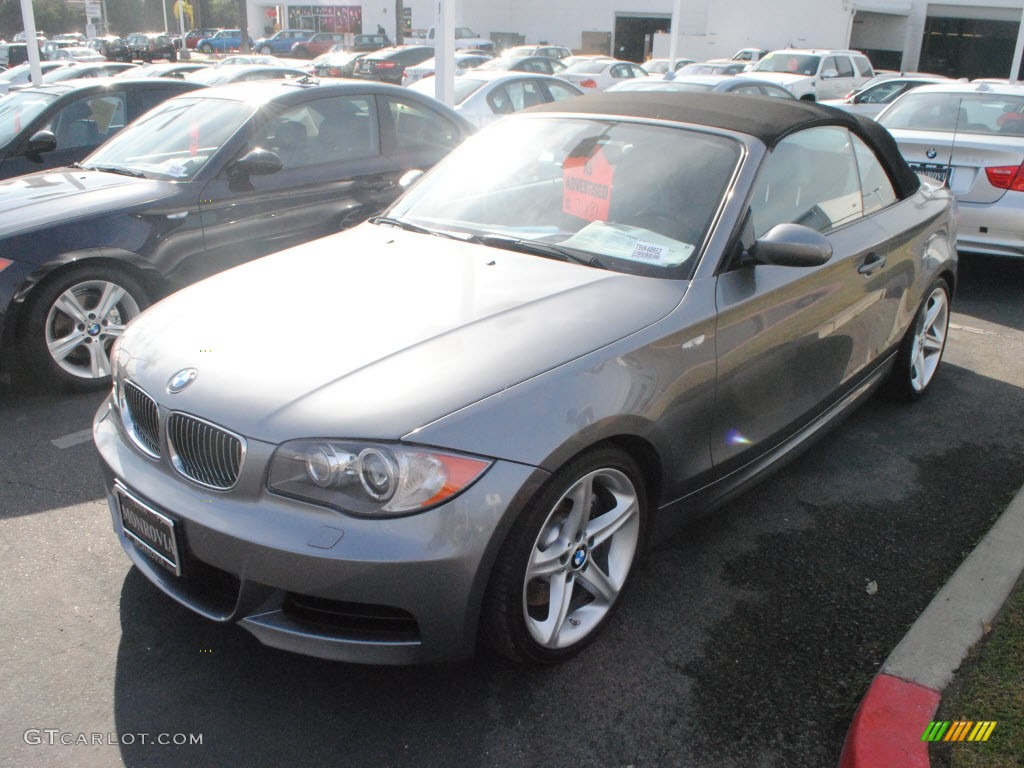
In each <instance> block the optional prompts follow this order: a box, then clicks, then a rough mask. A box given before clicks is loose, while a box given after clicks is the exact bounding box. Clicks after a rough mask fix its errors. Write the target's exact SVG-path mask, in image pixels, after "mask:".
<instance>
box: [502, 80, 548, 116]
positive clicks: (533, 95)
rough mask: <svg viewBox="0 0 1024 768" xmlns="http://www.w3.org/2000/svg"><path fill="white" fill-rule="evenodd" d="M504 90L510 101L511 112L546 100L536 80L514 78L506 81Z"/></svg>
mask: <svg viewBox="0 0 1024 768" xmlns="http://www.w3.org/2000/svg"><path fill="white" fill-rule="evenodd" d="M505 92H506V93H507V94H508V97H509V100H510V101H511V103H512V111H513V112H518V111H519V110H521V109H526V108H527V107H535V106H536V105H538V104H543V103H544V102H545V101H547V99H545V98H544V94H543V93H542V92H541V89H540V84H539V83H538V82H537V81H536V80H514V81H512V82H511V83H506V84H505Z"/></svg>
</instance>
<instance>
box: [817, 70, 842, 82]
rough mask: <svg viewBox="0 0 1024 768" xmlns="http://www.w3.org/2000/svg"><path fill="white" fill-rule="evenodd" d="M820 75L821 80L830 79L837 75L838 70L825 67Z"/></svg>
mask: <svg viewBox="0 0 1024 768" xmlns="http://www.w3.org/2000/svg"><path fill="white" fill-rule="evenodd" d="M821 77H822V79H823V80H832V79H833V78H836V77H839V70H836V69H826V70H825V71H824V72H822V73H821Z"/></svg>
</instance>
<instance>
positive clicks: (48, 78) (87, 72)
mask: <svg viewBox="0 0 1024 768" xmlns="http://www.w3.org/2000/svg"><path fill="white" fill-rule="evenodd" d="M95 74H96V70H95V69H93V68H92V67H76V66H74V65H73V64H72V65H69V66H67V67H60V68H58V69H53V70H50V71H49V72H46V73H45V74H44V75H43V82H44V83H59V82H60V81H61V80H74V79H76V78H79V77H94V76H95Z"/></svg>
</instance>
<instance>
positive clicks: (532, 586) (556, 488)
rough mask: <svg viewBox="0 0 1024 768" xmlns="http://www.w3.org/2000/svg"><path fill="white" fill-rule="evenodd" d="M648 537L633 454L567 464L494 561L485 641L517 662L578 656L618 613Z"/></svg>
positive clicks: (612, 452) (612, 453) (597, 455)
mask: <svg viewBox="0 0 1024 768" xmlns="http://www.w3.org/2000/svg"><path fill="white" fill-rule="evenodd" d="M646 528H647V492H646V488H645V486H644V481H643V475H642V474H641V472H640V470H639V467H638V466H637V465H636V462H635V461H633V459H632V458H631V457H630V456H629V455H627V454H626V453H624V452H622V451H620V450H618V449H615V448H601V449H597V450H594V451H591V452H589V453H585V454H582V455H580V456H578V457H576V458H575V459H573V460H572V461H571V462H569V463H568V464H566V465H565V466H564V467H562V468H561V469H560V470H559V471H558V472H556V473H555V474H554V475H553V476H552V477H551V479H550V480H549V481H548V482H547V483H546V484H545V485H544V487H543V488H542V489H541V490H540V491H539V492H538V494H537V496H536V497H535V498H534V500H533V501H532V502H531V503H530V505H529V507H528V508H527V509H526V510H524V512H523V514H522V516H521V518H520V519H519V520H518V521H517V522H516V524H515V526H514V527H513V528H512V530H511V531H510V533H509V536H508V539H507V540H506V542H505V544H504V546H503V547H502V549H501V552H500V553H499V555H498V559H497V562H496V563H495V567H494V572H493V574H492V576H491V582H490V584H489V585H488V590H487V595H486V597H485V600H484V606H483V614H482V617H481V622H482V623H481V636H482V639H483V641H484V642H485V643H486V644H487V645H489V646H490V647H491V648H493V649H494V650H495V651H497V652H498V653H500V654H502V655H504V656H506V657H508V658H510V659H512V660H514V661H517V662H531V663H536V664H552V663H556V662H559V661H562V660H564V659H567V658H569V657H571V656H573V655H574V654H576V653H578V652H579V651H580V650H582V649H583V648H585V647H586V646H587V645H588V644H589V643H590V642H592V641H593V640H594V639H595V638H596V637H597V635H598V634H599V632H600V630H601V629H602V628H603V627H604V625H605V624H606V622H607V621H608V618H609V617H610V616H611V615H612V613H613V611H614V609H615V608H616V607H617V605H618V597H619V595H620V594H621V593H622V590H623V589H624V588H625V586H626V584H627V582H628V579H629V576H630V574H631V573H632V572H633V570H634V565H635V564H636V561H637V559H638V558H639V555H640V552H641V549H642V544H643V541H644V538H645V534H646Z"/></svg>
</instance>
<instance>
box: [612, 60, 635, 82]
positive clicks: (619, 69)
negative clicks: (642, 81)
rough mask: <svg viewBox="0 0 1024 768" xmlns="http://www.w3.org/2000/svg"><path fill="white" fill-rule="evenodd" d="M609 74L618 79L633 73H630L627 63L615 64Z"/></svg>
mask: <svg viewBox="0 0 1024 768" xmlns="http://www.w3.org/2000/svg"><path fill="white" fill-rule="evenodd" d="M611 76H612V77H614V78H616V79H619V78H623V77H632V76H633V75H632V74H631V73H630V71H629V66H628V65H626V64H616V65H615V66H613V67H612V71H611Z"/></svg>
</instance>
